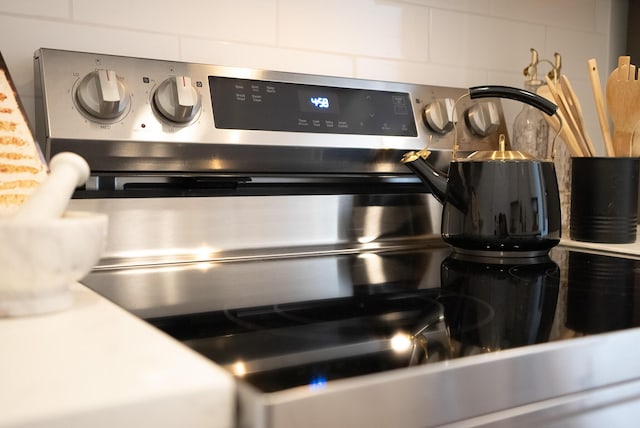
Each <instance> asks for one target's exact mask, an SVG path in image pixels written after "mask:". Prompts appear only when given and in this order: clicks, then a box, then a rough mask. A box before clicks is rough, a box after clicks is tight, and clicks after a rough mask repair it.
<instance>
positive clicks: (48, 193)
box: [14, 152, 90, 222]
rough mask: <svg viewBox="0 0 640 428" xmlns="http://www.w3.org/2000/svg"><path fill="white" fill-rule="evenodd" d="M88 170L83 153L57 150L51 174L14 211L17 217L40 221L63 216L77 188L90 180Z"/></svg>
mask: <svg viewBox="0 0 640 428" xmlns="http://www.w3.org/2000/svg"><path fill="white" fill-rule="evenodd" d="M89 173H90V169H89V164H87V161H86V160H84V158H82V157H81V156H79V155H77V154H75V153H71V152H63V153H58V154H57V155H55V156H54V157H53V158H51V161H50V162H49V174H48V175H47V177H46V178H45V179H44V181H43V182H42V184H41V185H40V186H39V187H38V188H37V189H36V190H35V191H34V192H33V193H32V194H31V196H29V198H28V199H27V200H26V201H25V202H24V204H23V205H22V206H21V207H20V208H19V209H18V210H17V211H16V212H15V213H14V220H16V221H20V222H38V221H43V220H47V219H53V218H59V217H61V216H62V214H63V213H64V211H65V209H66V208H67V205H68V203H69V200H70V199H71V195H72V194H73V192H74V190H75V189H76V187H78V186H81V185H83V184H84V183H85V182H86V181H87V179H88V178H89Z"/></svg>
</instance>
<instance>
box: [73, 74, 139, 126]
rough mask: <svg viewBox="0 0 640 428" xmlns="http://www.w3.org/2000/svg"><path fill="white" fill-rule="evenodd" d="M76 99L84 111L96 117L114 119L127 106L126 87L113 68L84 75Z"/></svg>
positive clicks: (123, 111)
mask: <svg viewBox="0 0 640 428" xmlns="http://www.w3.org/2000/svg"><path fill="white" fill-rule="evenodd" d="M76 99H77V101H78V104H79V105H80V107H82V109H83V110H84V111H85V112H86V113H88V114H89V115H91V116H93V117H96V118H98V119H115V118H117V117H119V116H121V115H122V114H124V113H125V111H126V110H127V107H128V106H129V95H128V94H127V88H126V87H125V85H124V83H123V82H122V81H121V80H120V79H118V77H117V75H116V72H115V71H113V70H105V69H102V70H96V71H93V72H91V73H89V74H87V75H86V76H84V77H83V78H82V80H81V81H80V83H79V84H78V88H77V89H76Z"/></svg>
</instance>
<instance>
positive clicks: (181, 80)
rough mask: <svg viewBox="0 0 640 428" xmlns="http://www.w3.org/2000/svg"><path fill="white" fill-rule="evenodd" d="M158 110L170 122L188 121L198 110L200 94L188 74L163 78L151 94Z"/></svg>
mask: <svg viewBox="0 0 640 428" xmlns="http://www.w3.org/2000/svg"><path fill="white" fill-rule="evenodd" d="M153 102H154V105H155V107H156V109H157V110H158V112H159V113H160V114H161V115H162V116H164V117H165V118H166V119H169V120H170V121H172V122H177V123H188V122H190V121H191V120H193V118H195V117H196V116H197V115H198V113H199V112H200V94H199V93H198V91H197V90H196V88H195V87H194V86H193V84H192V83H191V78H190V77H188V76H175V77H171V78H168V79H166V80H164V81H163V82H162V83H160V85H159V86H158V89H156V91H155V93H154V94H153Z"/></svg>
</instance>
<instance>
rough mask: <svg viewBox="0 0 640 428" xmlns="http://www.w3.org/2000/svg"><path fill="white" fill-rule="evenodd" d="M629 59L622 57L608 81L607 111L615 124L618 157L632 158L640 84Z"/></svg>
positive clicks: (614, 145) (614, 140)
mask: <svg viewBox="0 0 640 428" xmlns="http://www.w3.org/2000/svg"><path fill="white" fill-rule="evenodd" d="M629 60H630V58H629V57H620V58H619V61H618V68H616V69H615V70H613V71H612V72H611V74H610V75H609V79H608V80H607V89H606V92H607V109H608V110H609V114H610V115H611V120H612V122H613V147H614V151H615V153H616V156H632V155H634V153H633V144H632V142H633V131H634V130H635V128H636V124H637V123H638V121H639V120H640V82H639V81H638V80H636V78H635V66H632V65H631V64H630V63H629Z"/></svg>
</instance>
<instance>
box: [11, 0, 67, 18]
mask: <svg viewBox="0 0 640 428" xmlns="http://www.w3.org/2000/svg"><path fill="white" fill-rule="evenodd" d="M2 13H10V14H19V15H31V16H34V17H35V16H38V17H43V18H67V19H68V18H70V17H71V5H70V1H69V0H49V1H34V0H32V1H8V0H4V1H2V2H0V14H2Z"/></svg>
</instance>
